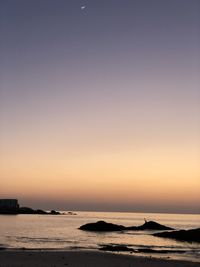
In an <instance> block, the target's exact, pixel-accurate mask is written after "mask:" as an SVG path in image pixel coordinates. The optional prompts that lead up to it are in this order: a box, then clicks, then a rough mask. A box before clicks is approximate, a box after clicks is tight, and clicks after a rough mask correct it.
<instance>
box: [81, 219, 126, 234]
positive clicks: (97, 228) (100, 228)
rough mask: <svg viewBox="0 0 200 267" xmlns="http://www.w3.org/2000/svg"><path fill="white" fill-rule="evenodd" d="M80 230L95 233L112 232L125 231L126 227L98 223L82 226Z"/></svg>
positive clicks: (102, 222)
mask: <svg viewBox="0 0 200 267" xmlns="http://www.w3.org/2000/svg"><path fill="white" fill-rule="evenodd" d="M79 229H81V230H85V231H94V232H112V231H122V230H125V229H126V227H125V226H123V225H117V224H113V223H107V222H104V221H98V222H96V223H87V224H85V225H82V226H81V227H80V228H79Z"/></svg>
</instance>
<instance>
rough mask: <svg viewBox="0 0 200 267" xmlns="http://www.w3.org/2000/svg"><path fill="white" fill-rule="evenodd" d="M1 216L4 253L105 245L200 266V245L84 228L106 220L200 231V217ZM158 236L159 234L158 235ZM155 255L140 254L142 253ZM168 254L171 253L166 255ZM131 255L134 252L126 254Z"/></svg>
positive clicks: (106, 214) (117, 214)
mask: <svg viewBox="0 0 200 267" xmlns="http://www.w3.org/2000/svg"><path fill="white" fill-rule="evenodd" d="M64 213H66V214H65V215H0V249H3V248H7V249H42V250H71V249H73V250H74V249H79V250H80V249H84V250H97V249H99V248H101V247H102V245H126V246H128V247H130V248H132V249H133V250H134V252H131V254H132V255H138V256H148V257H159V258H170V259H179V260H188V261H195V262H200V244H199V243H195V242H191V243H189V242H179V241H175V240H173V239H165V238H160V237H155V236H153V235H152V234H153V233H154V232H156V231H124V232H106V233H97V232H86V231H82V230H79V227H80V226H81V225H83V224H86V223H90V222H97V221H99V220H104V221H106V222H111V223H115V224H121V225H124V226H138V225H141V224H143V223H144V219H146V220H148V221H149V220H153V221H156V222H158V223H161V224H164V225H166V226H169V227H172V228H175V229H192V228H199V227H200V215H197V214H196V215H194V214H162V213H124V212H123V213H121V212H82V211H78V212H75V213H76V215H70V213H67V212H64ZM157 232H158V231H157ZM141 248H142V249H147V250H148V249H153V252H148V253H144V252H143V253H139V250H140V249H141ZM166 251H167V253H166ZM124 253H128V254H130V252H124Z"/></svg>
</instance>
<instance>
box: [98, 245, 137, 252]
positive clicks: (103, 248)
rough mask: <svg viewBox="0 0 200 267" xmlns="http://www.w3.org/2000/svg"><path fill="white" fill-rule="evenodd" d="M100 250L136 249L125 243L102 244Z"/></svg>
mask: <svg viewBox="0 0 200 267" xmlns="http://www.w3.org/2000/svg"><path fill="white" fill-rule="evenodd" d="M99 250H103V251H130V252H131V251H132V252H133V251H134V250H133V249H132V248H129V247H127V246H125V245H102V247H101V248H100V249H99Z"/></svg>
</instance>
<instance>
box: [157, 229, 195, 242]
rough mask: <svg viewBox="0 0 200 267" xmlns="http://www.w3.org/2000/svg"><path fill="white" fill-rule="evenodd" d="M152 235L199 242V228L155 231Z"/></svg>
mask: <svg viewBox="0 0 200 267" xmlns="http://www.w3.org/2000/svg"><path fill="white" fill-rule="evenodd" d="M154 236H158V237H164V238H172V239H176V240H179V241H188V242H200V228H197V229H191V230H179V231H172V232H162V233H155V234H154Z"/></svg>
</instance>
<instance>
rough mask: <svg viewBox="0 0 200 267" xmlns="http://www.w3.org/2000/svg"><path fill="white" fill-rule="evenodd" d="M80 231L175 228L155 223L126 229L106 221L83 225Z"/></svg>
mask: <svg viewBox="0 0 200 267" xmlns="http://www.w3.org/2000/svg"><path fill="white" fill-rule="evenodd" d="M79 229H80V230H85V231H93V232H114V231H124V230H133V231H139V230H141V231H142V230H173V228H170V227H167V226H165V225H162V224H159V223H157V222H154V221H149V222H145V223H144V224H143V225H140V226H130V227H125V226H123V225H118V224H113V223H107V222H104V221H98V222H96V223H87V224H84V225H82V226H81V227H80V228H79Z"/></svg>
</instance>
